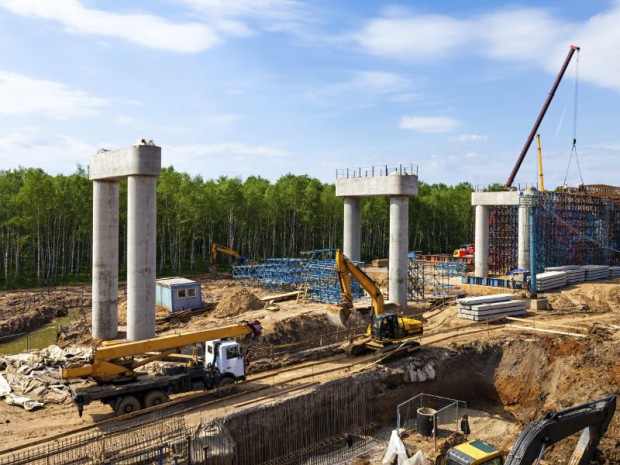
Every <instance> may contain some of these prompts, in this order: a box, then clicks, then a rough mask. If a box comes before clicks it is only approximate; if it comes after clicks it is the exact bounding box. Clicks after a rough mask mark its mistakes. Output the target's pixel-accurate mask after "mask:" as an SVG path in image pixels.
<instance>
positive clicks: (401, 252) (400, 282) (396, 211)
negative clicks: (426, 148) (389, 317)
mask: <svg viewBox="0 0 620 465" xmlns="http://www.w3.org/2000/svg"><path fill="white" fill-rule="evenodd" d="M408 251H409V197H400V196H399V197H390V262H389V271H388V279H389V294H390V295H389V297H388V300H390V301H391V302H393V303H394V304H396V305H398V306H399V307H400V308H401V309H406V308H407V253H408Z"/></svg>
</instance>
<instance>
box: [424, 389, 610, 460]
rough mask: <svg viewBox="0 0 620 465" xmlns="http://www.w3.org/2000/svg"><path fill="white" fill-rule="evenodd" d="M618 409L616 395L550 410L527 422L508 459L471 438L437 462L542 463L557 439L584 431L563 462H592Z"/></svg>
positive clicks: (499, 452)
mask: <svg viewBox="0 0 620 465" xmlns="http://www.w3.org/2000/svg"><path fill="white" fill-rule="evenodd" d="M615 412H616V396H615V395H610V396H607V397H603V398H601V399H597V400H593V401H590V402H585V403H583V404H579V405H575V406H573V407H568V408H565V409H563V410H557V411H555V410H551V411H549V412H547V413H546V414H544V415H543V416H542V417H541V418H539V419H538V420H534V421H533V422H531V423H530V424H528V425H527V426H526V427H525V428H524V429H523V431H521V434H520V435H519V437H518V438H517V440H516V441H515V443H514V445H513V446H512V449H511V450H510V453H509V454H508V457H506V460H505V461H504V459H503V454H502V452H501V451H498V450H497V449H496V448H495V447H493V446H491V445H490V444H487V443H486V442H484V441H480V440H475V441H468V442H465V443H463V444H460V445H458V446H455V447H452V448H451V449H449V450H448V451H447V452H446V454H443V455H440V456H439V457H437V460H436V461H435V463H436V465H532V464H533V463H534V462H536V463H540V460H541V458H542V457H543V455H544V453H545V451H546V450H547V449H548V448H550V447H552V446H553V445H554V444H555V443H557V442H559V441H561V440H563V439H565V438H567V437H569V436H572V435H574V434H575V433H579V432H581V436H580V437H579V440H578V441H577V445H576V446H575V448H574V450H573V453H572V454H571V457H570V458H569V459H568V460H567V461H565V462H562V463H569V464H571V465H589V464H590V462H591V460H592V457H593V456H594V453H595V451H596V448H597V446H598V444H599V442H600V440H601V438H602V437H603V435H604V434H605V433H606V432H607V430H608V428H609V424H610V423H611V420H612V418H613V416H614V413H615Z"/></svg>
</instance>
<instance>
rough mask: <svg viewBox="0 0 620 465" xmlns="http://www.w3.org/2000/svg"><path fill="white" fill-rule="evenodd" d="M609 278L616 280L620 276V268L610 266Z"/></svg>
mask: <svg viewBox="0 0 620 465" xmlns="http://www.w3.org/2000/svg"><path fill="white" fill-rule="evenodd" d="M609 276H610V277H612V278H615V277H617V276H620V266H610V267H609Z"/></svg>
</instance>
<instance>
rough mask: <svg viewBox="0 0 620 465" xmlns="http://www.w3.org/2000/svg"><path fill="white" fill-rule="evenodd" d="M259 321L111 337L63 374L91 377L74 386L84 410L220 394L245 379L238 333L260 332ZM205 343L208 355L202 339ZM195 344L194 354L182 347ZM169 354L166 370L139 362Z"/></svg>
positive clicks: (119, 411)
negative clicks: (121, 339) (133, 337)
mask: <svg viewBox="0 0 620 465" xmlns="http://www.w3.org/2000/svg"><path fill="white" fill-rule="evenodd" d="M261 330H262V327H261V325H260V323H259V322H258V321H254V322H253V323H239V324H234V325H229V326H221V327H218V328H210V329H205V330H201V331H193V332H186V333H179V334H172V335H166V336H160V337H155V338H152V339H144V340H141V341H133V342H117V341H106V342H104V344H103V345H102V346H101V347H97V348H95V349H93V353H92V356H91V358H90V360H89V361H88V362H87V363H68V364H66V365H65V366H64V367H61V368H60V376H61V377H62V378H63V379H66V380H71V379H77V378H89V379H91V380H92V382H89V383H87V384H86V385H85V386H79V387H73V386H72V389H71V396H72V398H73V401H74V402H75V404H76V405H77V408H78V412H79V414H80V416H82V412H83V410H84V406H85V405H88V404H90V403H91V402H92V401H95V400H99V401H101V402H102V403H103V404H106V405H109V406H110V407H112V409H114V412H115V413H116V415H124V414H128V413H132V412H134V411H136V410H140V409H142V408H148V407H153V406H156V405H159V404H162V403H164V402H167V401H168V399H169V396H170V394H176V393H181V392H189V391H196V390H202V389H214V388H218V394H222V393H223V394H226V393H228V392H229V391H230V390H232V385H233V384H234V383H235V382H236V381H242V380H244V379H245V358H244V356H243V353H242V351H241V347H240V346H239V344H238V343H237V342H236V341H234V340H232V339H231V338H233V337H239V336H245V335H249V334H251V335H254V336H258V335H260V333H261ZM198 344H204V356H203V357H200V356H199V355H198V350H197V345H198ZM187 346H192V355H185V354H182V353H181V349H182V348H184V347H187ZM162 359H166V360H170V359H172V360H173V361H175V363H172V364H168V365H167V366H166V367H164V368H163V371H162V372H158V373H146V372H141V371H137V369H138V368H139V367H142V366H144V365H147V364H149V363H152V362H154V361H157V360H162Z"/></svg>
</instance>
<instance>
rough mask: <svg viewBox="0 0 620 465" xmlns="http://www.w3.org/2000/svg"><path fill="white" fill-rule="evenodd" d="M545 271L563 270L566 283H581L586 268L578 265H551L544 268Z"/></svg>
mask: <svg viewBox="0 0 620 465" xmlns="http://www.w3.org/2000/svg"><path fill="white" fill-rule="evenodd" d="M545 271H564V272H565V273H566V284H576V283H582V282H583V281H585V279H586V270H584V269H583V267H581V266H578V265H566V266H552V267H548V268H545Z"/></svg>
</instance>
